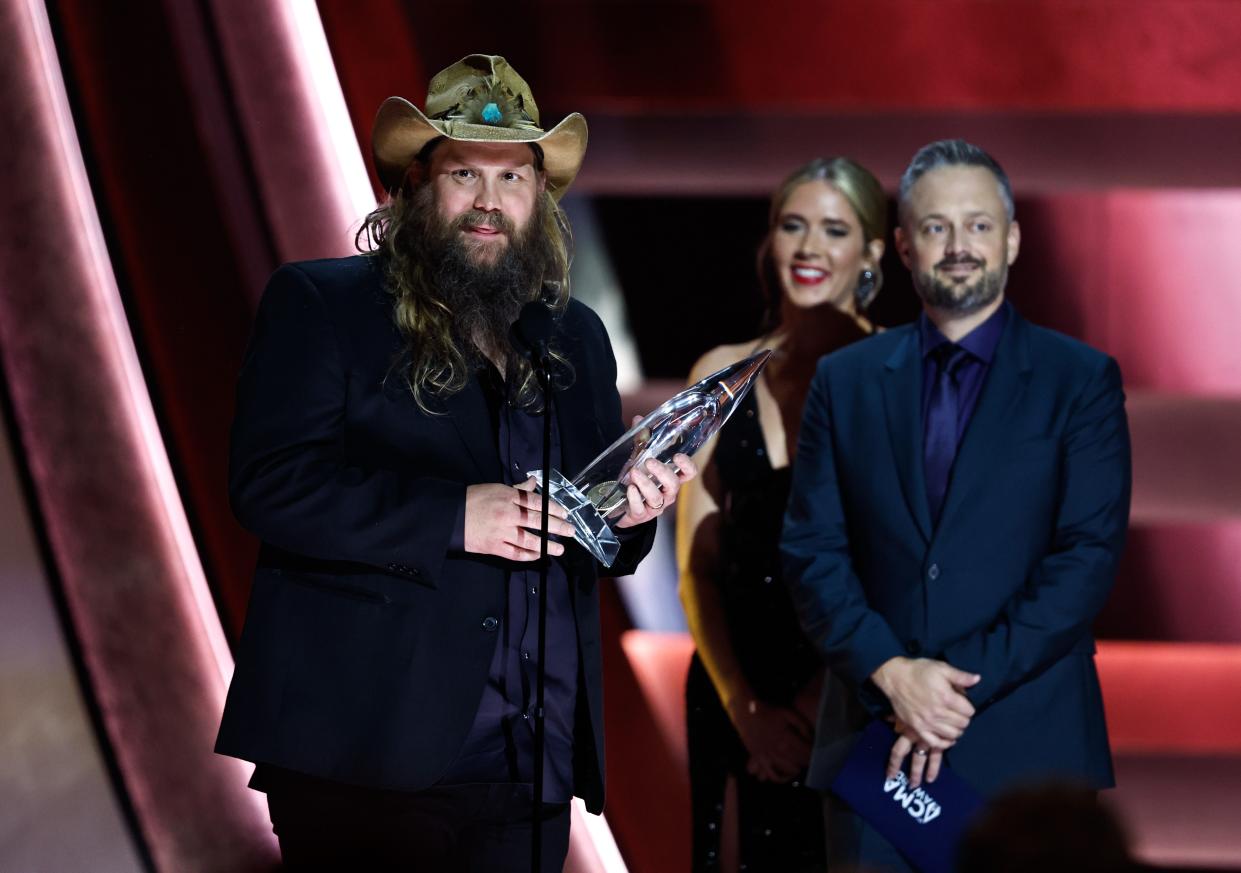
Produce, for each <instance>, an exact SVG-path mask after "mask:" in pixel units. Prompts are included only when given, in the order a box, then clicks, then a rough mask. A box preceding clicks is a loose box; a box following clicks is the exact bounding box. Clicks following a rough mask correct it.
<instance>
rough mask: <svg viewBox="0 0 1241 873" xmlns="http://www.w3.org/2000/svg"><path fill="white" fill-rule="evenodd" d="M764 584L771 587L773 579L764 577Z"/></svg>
mask: <svg viewBox="0 0 1241 873" xmlns="http://www.w3.org/2000/svg"><path fill="white" fill-rule="evenodd" d="M763 584H764V585H770V584H771V577H770V576H764V577H763Z"/></svg>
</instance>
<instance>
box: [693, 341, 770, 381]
mask: <svg viewBox="0 0 1241 873" xmlns="http://www.w3.org/2000/svg"><path fill="white" fill-rule="evenodd" d="M754 347H755V341H754V340H747V341H746V342H743V343H729V344H727V345H722V346H716V347H715V348H713V349H711V350H710V351H709V352H707V353H706V354H704V355H703V356H702V357H701V358H699V359H698V360H697V361H696V362H695V363H694V366H693V368H692V369H691V370H690V371H689V381H690V382H691V383H693V382H697V381H698V380H699V379H702V378H704V377H706V376H709V375H711V374H712V373H714V372H715V371H716V370H722V369H724V368H725V367H727V366H728V365H729V364H735V363H736V362H737V361H740V360H741V359H742V358H745V357H747V356H749V355H751V354H753V352H754Z"/></svg>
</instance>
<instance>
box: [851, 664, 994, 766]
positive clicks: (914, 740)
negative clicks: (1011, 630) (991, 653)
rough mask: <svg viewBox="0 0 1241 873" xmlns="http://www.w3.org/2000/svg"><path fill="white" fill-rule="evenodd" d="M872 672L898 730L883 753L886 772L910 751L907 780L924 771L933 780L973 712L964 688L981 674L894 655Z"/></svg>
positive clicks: (977, 679)
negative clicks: (910, 757) (884, 696)
mask: <svg viewBox="0 0 1241 873" xmlns="http://www.w3.org/2000/svg"><path fill="white" fill-rule="evenodd" d="M872 678H873V679H874V681H875V684H876V685H878V686H879V688H880V690H881V691H883V693H884V694H885V695H886V696H887V698H888V701H889V702H890V703H891V704H892V712H893V719H892V722H893V726H894V727H895V729H896V732H897V734H898V735H899V736H898V737H897V739H896V742H895V743H893V745H892V752H891V754H890V755H889V756H888V772H887V775H888V778H889V779H891V778H893V777H895V776H896V774H897V773H898V772H899V771H900V769H901V767H902V766H903V765H904V762H905V759H906V758H907V757H909V755H910V753H911V752H912V753H913V759H912V761H911V763H910V768H909V769H910V772H909V777H910V778H909V784H910V786H911V787H913V788H917V787H918V786H919V785H920V784H921V783H922V778H923V776H924V775H925V777H926V781H928V782H934V781H935V779H936V777H937V776H938V775H939V769H940V765H941V763H942V761H943V755H944V752H945V750H947V749H949V748H951V747H952V746H953V744H955V743H956V741H957V740H958V739H960V737H961V735H962V734H963V733H965V729H966V728H967V727H969V723H970V719H972V718H973V717H974V706H973V704H972V703H970V701H969V698H968V697H966V696H965V689H967V688H971V687H973V686H974V685H976V684H978V682H979V680H980V679H981V678H982V677H981V676H979V675H978V674H976V673H967V672H965V671H964V670H958V669H957V668H956V667H953V666H952V665H951V664H948V663H946V662H944V661H937V660H933V659H930V658H917V659H912V658H903V657H898V658H892V659H890V660H888V661H886V662H884V664H883V665H882V666H880V667H879V669H878V670H876V671H875V673H874V675H873V677H872Z"/></svg>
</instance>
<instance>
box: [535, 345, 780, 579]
mask: <svg viewBox="0 0 1241 873" xmlns="http://www.w3.org/2000/svg"><path fill="white" fill-rule="evenodd" d="M769 357H771V350H770V349H764V350H763V351H761V352H756V353H754V354H753V355H750V357H748V358H746V359H745V360H744V361H738V362H737V363H735V364H733V365H731V366H728V367H725V368H724V369H722V370H719V371H718V372H715V373H712V374H711V375H710V376H707V377H706V378H705V379H703V380H702V381H700V382H696V383H694V384H693V385H691V386H690V387H688V388H686V389H685V390H684V391H682V392H681V393H680V394H677V395H676V396H675V397H673V398H672V399H671V400H669V401H667V402H666V403H664V404H663V405H662V406H660V407H659V408H658V409H656V410H655V411H654V412H652V413H650V414H649V415H647V416H646V417H645V418H643V419H642V420H641V421H639V422H638V423H637V424H635V425H634V426H633V427H631V428H630V429H629V430H628V431H627V432H626V433H625V434H624V436H622V437H621V438H620V439H618V440H617V441H616V442H614V443H612V445H610V446H608V448H607V449H605V450H604V452H603V454H601V455H600V456H599V457H597V458H595V459H594V460H593V461H591V462H590V463H589V464H588V465H587V466H586V469H585V470H583V471H582V472H581V473H578V474H577V477H576V478H574V479H573V481H572V482H570V481H569V480H568V479H566V478H565V477H564V476H562V475H561V474H560V473H559V472H557V471H556V470H552V471H551V473H550V474H549V476H548V477H547V479H548V485H549V487H550V488H551V498H552V500H555V501H556V502H557V503H559V504H560V505H561V506H563V507H564V508H565V509H566V510H568V514H569V517H568V520H569V522H570V523H571V524H572V525H573V528H574V533H575V536H576V539H577V541H578V542H579V543H581V544H582V545H583V546H585V547H586V550H587V551H589V552H590V553H591V554H592V555H594V557H595V559H596V560H598V561H599V563H601V564H603V566H605V567H611V566H612V562H613V561H615V560H616V553H617V552H618V551H619V550H620V541H619V540H618V539H617V538H616V534H615V533H613V531H612V528H611V526H610V525H609V524H608V519H615V518H619V517H620V516H622V515H624V514H625V507H626V499H625V495H626V490H627V488H628V486H629V479H630V477H631V476H632V475H634V471H635V470H637V471H638V474H639V475H645V474H644V473H643V472H642V471H643V469H644V466H643V465H645V463H646V461H647V460H649V459H651V458H654V459H655V460H657V461H663V462H665V463H667V462H670V461H671V460H672V456H673V455H675V454H677V453H678V452H680V453H684V454H686V455H692V454H693V453H694V452H696V451H698V449H700V448H701V447H702V445H703V443H705V442H706V441H707V440H709V439H711V437H712V436H714V435H715V433H716V431H718V430H719V429H720V428H721V427H723V426H724V422H726V421H728V417H729V416H730V415H732V413H733V410H734V409H736V408H737V404H738V403H740V402H741V398H743V397H745V395H746V392H747V391H749V390H750V388H751V386H753V384H754V379H755V377H757V376H758V374H759V371H760V370H762V369H763V365H764V364H766V363H767V359H768V358H769ZM528 475H530V476H533V477H534V478H535V481H537V482H539V483H540V484H542V482H543V474H542V471H541V470H535V471H533V472H531V473H529V474H528Z"/></svg>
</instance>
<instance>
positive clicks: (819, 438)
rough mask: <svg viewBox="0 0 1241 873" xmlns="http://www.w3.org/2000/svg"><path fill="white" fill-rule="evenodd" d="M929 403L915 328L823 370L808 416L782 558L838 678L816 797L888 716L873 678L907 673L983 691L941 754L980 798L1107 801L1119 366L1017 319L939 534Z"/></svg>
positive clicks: (825, 712)
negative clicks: (967, 677) (880, 671)
mask: <svg viewBox="0 0 1241 873" xmlns="http://www.w3.org/2000/svg"><path fill="white" fill-rule="evenodd" d="M921 394H922V356H921V354H920V349H919V343H918V333H917V330H916V326H914V325H909V326H906V327H901V328H896V329H894V330H890V331H887V332H886V333H883V334H879V335H878V336H875V337H872V338H870V339H867V340H863V341H862V342H860V343H855V344H853V345H851V346H848V347H846V348H844V349H842V350H841V351H839V352H836V353H834V354H832V355H830V356H828V357H827V358H825V359H824V360H823V361H821V362H820V364H819V369H818V372H817V374H816V375H815V378H814V381H813V383H812V385H811V389H810V393H809V395H808V397H807V400H806V408H805V415H804V418H803V422H802V429H801V435H800V443H799V446H798V451H797V463H796V466H795V467H794V482H793V489H792V495H791V498H790V502H789V508H788V512H787V515H786V518H785V526H784V535H783V539H782V544H781V546H782V550H783V552H784V557H785V563H786V571H787V577H788V579H789V582H790V584H791V585H792V586H793V593H794V599H795V602H796V604H797V607H798V611H799V614H800V616H801V619H802V623H803V625H804V627H805V628H806V631H807V633H808V634H809V636H810V637H811V639H813V640H815V641H816V642H817V644H818V646H819V648H820V650H821V651H822V652H823V653H824V654H825V655H826V657H827V658H828V660H829V663H830V667H831V669H832V671H833V673H834V677H835V681H834V682H833V683H831V684H829V689H830V693H829V694H828V695H826V699H825V705H824V707H823V709H822V711H821V714H820V726H819V731H818V733H817V738H816V750H815V755H814V758H813V759H812V762H811V784H815V785H818V786H821V787H826V786H827V785H828V784H830V782H831V779H832V778H833V776H834V775H835V769H836V767H837V765H838V764H839V763H840V760H841V756H842V755H843V754H845V753H846V752H847V750H848V748H849V746H850V743H851V740H852V738H853V737H854V736H855V735H856V732H857V730H858V729H859V727H860V726H861V724H863V723H864V721H865V719H866V718H867V717H872V716H875V715H882V714H884V711H885V705H886V700H885V699H884V697H883V695H882V694H881V693H879V691H878V689H876V688H875V687H874V685H873V683H871V682H869V681H868V677H869V676H870V675H871V673H873V672H874V670H875V668H876V667H878V666H879V665H880V664H882V663H883V662H884V661H886V660H888V659H889V658H892V657H894V656H897V655H911V656H927V657H934V658H942V659H944V660H946V661H948V662H949V663H951V664H953V665H954V666H956V667H959V668H961V669H963V670H967V671H970V672H976V673H979V674H981V676H982V681H981V682H980V683H979V684H978V685H976V686H975V687H974V688H972V689H970V690H969V692H968V695H969V697H970V698H971V700H972V702H973V704H974V706H975V708H976V709H977V714H976V715H975V716H974V719H973V721H972V722H971V724H970V726H969V727H968V728H967V729H966V732H965V735H964V736H963V737H962V738H961V740H960V741H959V742H958V743H957V745H956V746H954V747H953V748H952V749H951V750H950V751H949V753H948V760H949V762H950V763H951V765H952V766H953V767H954V768H955V769H957V770H958V771H960V772H961V773H962V774H963V775H964V776H965V778H966V779H968V780H969V781H971V782H972V783H974V784H975V785H976V786H977V787H978V788H979V790H981V791H983V792H985V793H988V794H990V793H994V792H995V791H998V790H1000V789H1002V788H1003V787H1005V786H1007V785H1010V784H1012V783H1013V782H1015V781H1017V780H1020V779H1026V778H1041V777H1046V776H1049V775H1052V774H1059V775H1062V776H1069V777H1075V778H1078V779H1081V780H1084V781H1086V782H1088V783H1089V784H1091V785H1094V786H1096V787H1104V786H1108V785H1111V784H1112V767H1111V756H1110V753H1109V750H1108V742H1107V730H1106V726H1105V723H1104V716H1103V701H1102V696H1101V694H1100V691H1099V683H1098V678H1097V676H1096V673H1095V667H1094V661H1093V658H1092V653H1093V652H1094V641H1093V639H1092V637H1091V633H1090V625H1091V622H1092V620H1093V619H1094V617H1095V615H1096V614H1097V613H1098V611H1099V609H1100V608H1101V607H1102V606H1103V603H1104V601H1105V599H1106V598H1107V595H1108V592H1109V591H1110V590H1111V587H1112V583H1113V580H1114V577H1115V573H1116V564H1117V559H1118V557H1119V554H1120V550H1121V547H1122V544H1123V542H1124V537H1125V530H1126V526H1127V521H1128V511H1129V491H1130V460H1129V434H1128V428H1127V425H1126V420H1125V409H1124V394H1123V392H1122V389H1121V380H1120V371H1119V369H1118V368H1117V366H1116V362H1115V361H1114V360H1112V359H1111V358H1109V357H1107V356H1105V355H1103V354H1101V353H1100V352H1097V351H1095V350H1094V349H1091V348H1090V347H1088V346H1086V345H1083V344H1082V343H1080V342H1077V341H1075V340H1072V339H1070V338H1068V337H1065V336H1062V335H1060V334H1057V333H1054V332H1052V331H1049V330H1045V329H1043V328H1039V327H1036V326H1034V325H1032V324H1030V323H1029V322H1027V321H1026V320H1025V319H1023V318H1021V317H1020V316H1019V315H1018V314H1017V313H1016V312H1012V313H1011V314H1010V318H1009V321H1008V324H1007V325H1006V327H1005V330H1004V334H1003V336H1002V337H1001V340H1000V344H999V346H998V347H997V349H996V354H995V358H994V360H993V361H992V364H991V369H990V372H989V373H988V375H987V381H986V383H985V384H984V386H983V389H982V394H981V395H980V397H979V401H978V406H977V407H976V409H975V411H974V415H973V418H972V419H971V421H970V424H969V427H968V429H967V430H966V432H965V435H964V437H963V439H962V442H961V446H960V448H959V450H958V452H957V457H956V462H955V465H954V467H953V471H952V480H951V482H950V484H949V488H948V492H947V494H946V496H945V499H944V507H943V513H942V515H941V519H940V522H939V524H938V525H933V524H932V521H931V516H930V511H929V509H928V506H927V497H926V482H925V477H924V472H923V446H922V410H921ZM842 680H843V684H842ZM851 706H852V712H851V711H850V707H851Z"/></svg>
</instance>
